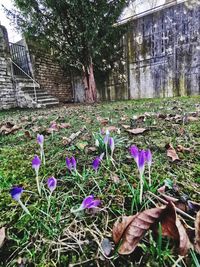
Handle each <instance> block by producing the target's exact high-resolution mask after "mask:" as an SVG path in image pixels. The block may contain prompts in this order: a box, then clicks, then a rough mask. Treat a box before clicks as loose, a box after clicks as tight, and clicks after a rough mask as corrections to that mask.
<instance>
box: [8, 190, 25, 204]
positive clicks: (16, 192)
mask: <svg viewBox="0 0 200 267" xmlns="http://www.w3.org/2000/svg"><path fill="white" fill-rule="evenodd" d="M22 193H23V188H22V187H13V188H12V189H11V190H10V194H11V197H12V198H13V199H14V200H16V201H19V200H20V197H21V194H22Z"/></svg>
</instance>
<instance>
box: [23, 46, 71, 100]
mask: <svg viewBox="0 0 200 267" xmlns="http://www.w3.org/2000/svg"><path fill="white" fill-rule="evenodd" d="M28 49H29V54H30V58H31V63H32V69H33V74H34V79H35V80H36V81H37V82H38V83H39V84H40V86H41V88H42V89H44V90H45V91H47V92H48V93H50V94H51V95H53V96H55V97H57V98H58V99H59V101H60V102H63V103H65V102H71V101H72V98H73V94H72V84H71V77H70V74H69V73H67V72H65V71H64V70H63V69H62V68H61V67H60V65H59V64H58V62H57V61H56V60H55V59H54V58H53V56H51V55H50V54H46V53H45V52H44V51H39V49H38V48H37V46H33V45H31V44H28Z"/></svg>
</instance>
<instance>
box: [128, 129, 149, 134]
mask: <svg viewBox="0 0 200 267" xmlns="http://www.w3.org/2000/svg"><path fill="white" fill-rule="evenodd" d="M146 131H147V129H146V128H135V129H130V130H127V132H129V133H132V134H135V135H136V134H142V133H144V132H146Z"/></svg>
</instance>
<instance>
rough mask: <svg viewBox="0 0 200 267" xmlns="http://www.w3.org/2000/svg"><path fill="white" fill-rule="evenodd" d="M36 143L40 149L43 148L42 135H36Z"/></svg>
mask: <svg viewBox="0 0 200 267" xmlns="http://www.w3.org/2000/svg"><path fill="white" fill-rule="evenodd" d="M37 142H38V144H39V145H40V147H43V143H44V135H43V134H38V135H37Z"/></svg>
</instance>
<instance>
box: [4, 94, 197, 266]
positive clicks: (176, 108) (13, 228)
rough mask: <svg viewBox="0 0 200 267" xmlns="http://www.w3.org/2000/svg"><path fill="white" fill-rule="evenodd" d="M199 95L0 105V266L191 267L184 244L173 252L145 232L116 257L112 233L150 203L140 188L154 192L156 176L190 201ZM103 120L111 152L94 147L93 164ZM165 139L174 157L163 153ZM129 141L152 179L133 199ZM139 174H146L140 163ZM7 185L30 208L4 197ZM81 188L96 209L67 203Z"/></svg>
mask: <svg viewBox="0 0 200 267" xmlns="http://www.w3.org/2000/svg"><path fill="white" fill-rule="evenodd" d="M199 103H200V97H191V98H173V99H171V98H169V99H154V100H152V99H151V100H149V99H147V100H137V101H123V102H122V101H120V102H113V103H102V104H95V105H71V106H62V107H59V108H58V107H56V108H53V109H41V110H11V111H2V112H1V113H0V165H1V168H0V196H1V197H0V210H1V218H0V228H1V227H5V228H6V238H5V240H4V243H3V245H2V247H1V248H0V255H1V256H0V266H45V267H46V266H71V267H72V266H151V267H152V266H199V265H197V264H198V260H197V257H198V255H197V254H195V253H194V252H189V254H188V256H185V257H183V258H180V257H178V256H177V251H176V248H175V247H174V246H173V243H171V242H169V241H167V240H166V239H163V242H162V244H161V247H160V249H159V250H158V249H157V241H156V239H153V238H152V235H151V234H150V233H149V234H147V235H146V236H145V238H143V239H142V240H141V241H140V243H139V246H138V247H137V248H136V250H135V251H134V252H133V253H132V254H131V255H124V256H120V255H119V254H118V252H117V251H118V247H119V246H118V245H117V246H115V245H114V242H113V240H112V227H113V224H114V223H115V222H116V220H117V218H119V217H120V216H121V215H127V216H128V215H132V214H135V213H136V212H138V211H143V210H144V209H145V208H152V207H155V206H154V204H155V205H157V203H158V202H157V200H156V199H154V197H153V196H150V195H149V194H148V193H147V191H150V192H153V193H154V194H156V195H158V192H157V189H158V188H159V187H161V186H162V185H163V184H164V183H166V181H168V182H170V183H172V184H173V186H176V189H177V188H178V189H177V190H176V193H177V192H178V193H177V195H176V197H177V198H178V199H179V198H180V199H181V198H182V199H183V198H184V199H186V201H187V199H190V200H192V201H196V202H197V201H198V200H199V183H200V164H199V163H200V154H199V148H200V123H199V115H200V104H199ZM53 122H55V123H54V124H53V126H54V127H53V131H52V129H51V128H50V126H52V123H53ZM49 128H50V129H49ZM138 128H140V129H139V130H138ZM141 128H143V129H141ZM106 129H109V130H110V136H112V137H114V140H115V150H114V155H113V160H112V159H111V158H110V157H108V159H106V156H105V155H104V158H103V160H102V162H101V164H100V168H99V169H98V171H97V173H96V172H94V170H93V169H92V161H93V160H94V158H95V157H96V156H99V155H100V154H101V153H102V152H105V151H104V147H103V144H102V137H101V135H102V136H104V135H105V131H106ZM131 129H137V130H136V133H130V132H128V130H131ZM78 131H80V132H78ZM77 132H78V133H77ZM100 132H101V134H100ZM138 132H139V133H138ZM37 133H40V134H43V135H44V138H45V141H44V152H45V158H46V164H45V165H44V164H42V166H41V168H40V170H39V179H40V182H41V184H42V196H39V195H38V193H37V186H36V181H35V172H34V170H33V169H32V166H31V161H32V159H33V157H34V155H36V154H37V155H40V150H39V145H38V144H37V142H36V137H37ZM75 133H77V135H75ZM72 134H74V135H72ZM95 139H98V141H99V142H100V146H99V147H97V146H95ZM169 144H171V146H173V148H174V149H175V150H176V152H177V155H175V156H176V157H177V156H178V157H179V159H176V160H175V158H173V156H174V155H173V156H171V157H170V154H168V156H167V150H168V148H169ZM131 145H137V146H138V147H139V148H140V149H150V150H151V152H152V155H153V162H152V167H151V169H152V171H151V177H152V181H153V183H152V185H151V186H150V187H149V186H148V184H147V183H145V186H144V195H143V201H142V204H140V203H139V178H138V171H137V167H136V164H135V162H134V159H133V158H131V156H130V153H129V147H130V146H131ZM172 150H173V149H172ZM108 152H109V153H110V151H108ZM173 152H174V151H173ZM66 156H68V157H71V156H74V157H75V158H76V160H77V170H78V172H77V173H75V172H71V173H70V172H69V171H68V170H67V168H66V163H65V158H66ZM51 176H54V177H56V178H57V179H58V184H57V188H56V189H55V191H54V192H53V193H52V196H51V198H49V191H48V189H47V186H46V180H47V178H48V177H51ZM144 177H148V172H147V169H145V175H144ZM12 186H23V188H24V192H23V195H22V197H21V199H22V202H23V203H24V204H25V205H26V207H27V208H28V209H29V211H30V213H31V216H30V215H28V214H25V213H24V212H23V210H22V209H21V207H20V205H19V204H18V203H17V202H16V201H14V200H13V199H12V198H11V196H10V194H9V191H10V189H11V188H12ZM91 194H93V195H94V197H95V198H96V199H100V200H101V206H100V207H99V208H97V209H86V210H85V211H83V212H81V213H77V214H76V213H73V212H71V209H74V208H77V207H78V206H79V205H80V204H81V202H82V200H83V199H84V198H85V197H86V196H88V195H91ZM172 195H173V193H172ZM173 196H174V195H173ZM48 203H49V207H48ZM153 203H154V204H153ZM191 216H195V214H191ZM185 219H186V221H187V223H188V224H192V222H191V221H190V220H189V219H188V218H185ZM106 238H107V239H106ZM102 241H103V244H104V245H102ZM0 243H1V241H0ZM0 245H1V244H0ZM110 248H112V251H111V253H107V252H106V249H108V250H109V249H110ZM106 254H107V255H108V254H109V255H108V256H106ZM177 260H178V261H177ZM176 261H177V263H176ZM20 262H21V263H22V265H20ZM23 262H26V263H25V264H24V263H23ZM195 262H196V263H195ZM173 264H174V265H173Z"/></svg>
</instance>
